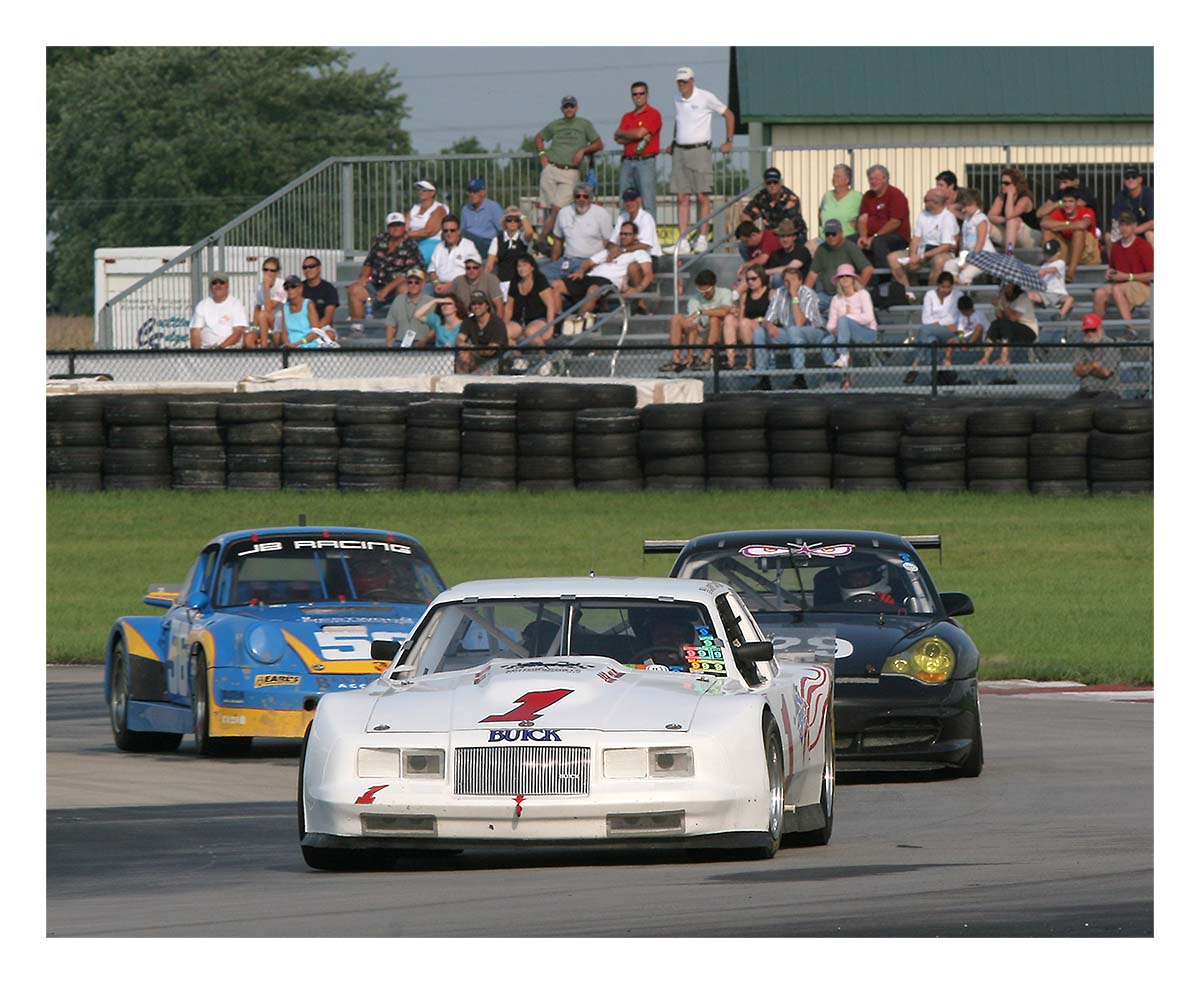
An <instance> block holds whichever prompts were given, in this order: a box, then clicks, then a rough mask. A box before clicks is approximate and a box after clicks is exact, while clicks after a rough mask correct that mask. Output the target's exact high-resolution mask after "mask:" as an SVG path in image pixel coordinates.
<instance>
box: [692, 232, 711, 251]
mask: <svg viewBox="0 0 1200 984" xmlns="http://www.w3.org/2000/svg"><path fill="white" fill-rule="evenodd" d="M706 249H708V236H697V237H696V245H695V246H693V247H692V252H693V253H703V252H704V251H705V250H706Z"/></svg>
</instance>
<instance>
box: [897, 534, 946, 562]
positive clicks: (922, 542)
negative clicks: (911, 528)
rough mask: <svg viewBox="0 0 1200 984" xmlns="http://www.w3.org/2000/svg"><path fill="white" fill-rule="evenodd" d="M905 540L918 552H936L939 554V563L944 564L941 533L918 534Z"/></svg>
mask: <svg viewBox="0 0 1200 984" xmlns="http://www.w3.org/2000/svg"><path fill="white" fill-rule="evenodd" d="M904 539H905V540H907V541H908V542H909V543H911V544H912V545H913V546H914V547H916V548H917V549H918V550H936V551H937V552H938V563H939V564H940V563H941V562H942V534H941V533H918V534H916V535H915V536H906V537H905V538H904Z"/></svg>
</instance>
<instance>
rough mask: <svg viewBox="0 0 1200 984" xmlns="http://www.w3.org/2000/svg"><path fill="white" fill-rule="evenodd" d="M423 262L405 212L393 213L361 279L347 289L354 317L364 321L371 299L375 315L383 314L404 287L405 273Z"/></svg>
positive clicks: (364, 268)
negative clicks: (409, 233)
mask: <svg viewBox="0 0 1200 984" xmlns="http://www.w3.org/2000/svg"><path fill="white" fill-rule="evenodd" d="M420 265H421V251H420V249H419V248H418V247H417V244H416V243H414V242H413V241H412V240H411V239H409V238H408V226H407V223H406V222H405V220H404V213H403V212H389V213H388V217H387V229H386V230H385V231H384V232H381V233H380V234H379V235H378V236H376V237H375V241H374V242H373V243H372V244H371V248H370V250H368V251H367V258H366V260H365V261H364V262H363V266H362V271H361V272H360V273H359V275H358V279H357V280H356V281H354V283H352V284H351V285H350V286H349V287H347V288H346V297H347V300H348V301H349V304H350V319H351V320H352V321H361V320H362V318H363V314H364V312H365V311H366V305H367V298H370V299H371V301H372V303H373V304H374V312H373V313H375V314H380V315H382V314H383V312H385V311H386V310H387V308H388V307H390V306H391V303H392V301H393V300H395V298H396V297H397V296H398V295H399V293H400V292H401V291H402V290H403V289H404V272H405V271H406V270H407V269H408V268H409V267H419V266H420Z"/></svg>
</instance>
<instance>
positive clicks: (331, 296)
mask: <svg viewBox="0 0 1200 984" xmlns="http://www.w3.org/2000/svg"><path fill="white" fill-rule="evenodd" d="M300 269H301V270H303V271H304V296H305V297H307V298H308V299H309V300H310V301H312V302H313V306H314V307H315V308H316V309H317V327H318V328H329V329H331V330H332V328H333V316H334V315H335V314H336V313H337V307H338V292H337V288H336V287H335V286H334V285H333V284H331V283H330V282H329V281H328V280H322V279H321V261H320V260H318V259H317V258H316V257H315V256H306V257H304V259H303V261H302V262H301V263H300Z"/></svg>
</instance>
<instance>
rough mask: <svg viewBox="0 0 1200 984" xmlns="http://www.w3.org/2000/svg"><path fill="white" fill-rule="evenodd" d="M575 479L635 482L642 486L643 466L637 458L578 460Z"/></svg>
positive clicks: (582, 480)
mask: <svg viewBox="0 0 1200 984" xmlns="http://www.w3.org/2000/svg"><path fill="white" fill-rule="evenodd" d="M575 478H576V480H577V481H580V482H607V481H617V480H621V481H634V480H636V481H637V483H638V487H639V488H640V487H641V484H642V466H641V463H640V462H639V461H638V460H637V458H629V457H623V458H576V459H575Z"/></svg>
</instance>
